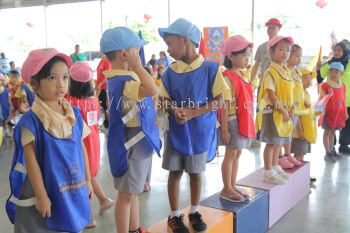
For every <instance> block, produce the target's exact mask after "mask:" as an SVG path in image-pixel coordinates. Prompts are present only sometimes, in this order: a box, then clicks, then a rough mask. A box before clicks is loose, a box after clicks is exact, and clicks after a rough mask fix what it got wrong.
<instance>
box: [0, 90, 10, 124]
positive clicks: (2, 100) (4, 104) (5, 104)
mask: <svg viewBox="0 0 350 233" xmlns="http://www.w3.org/2000/svg"><path fill="white" fill-rule="evenodd" d="M0 104H1V109H2V117H3V120H5V121H6V120H8V118H9V116H10V102H9V90H8V89H7V88H5V89H4V91H3V92H2V93H1V94H0Z"/></svg>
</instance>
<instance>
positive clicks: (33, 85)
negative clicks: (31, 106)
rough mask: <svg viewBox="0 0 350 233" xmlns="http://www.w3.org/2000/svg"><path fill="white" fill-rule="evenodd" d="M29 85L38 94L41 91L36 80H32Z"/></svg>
mask: <svg viewBox="0 0 350 233" xmlns="http://www.w3.org/2000/svg"><path fill="white" fill-rule="evenodd" d="M29 84H30V85H31V86H32V88H33V90H34V92H38V90H39V83H38V82H37V81H36V80H34V79H31V80H30V82H29Z"/></svg>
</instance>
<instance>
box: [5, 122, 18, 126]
mask: <svg viewBox="0 0 350 233" xmlns="http://www.w3.org/2000/svg"><path fill="white" fill-rule="evenodd" d="M7 125H8V126H10V127H14V126H16V125H15V124H14V123H12V122H11V121H8V122H7Z"/></svg>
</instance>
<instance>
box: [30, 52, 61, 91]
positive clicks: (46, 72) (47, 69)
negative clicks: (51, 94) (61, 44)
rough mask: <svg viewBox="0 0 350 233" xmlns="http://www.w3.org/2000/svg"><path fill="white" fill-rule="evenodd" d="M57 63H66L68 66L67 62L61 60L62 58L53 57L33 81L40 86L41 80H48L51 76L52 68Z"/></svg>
mask: <svg viewBox="0 0 350 233" xmlns="http://www.w3.org/2000/svg"><path fill="white" fill-rule="evenodd" d="M56 62H64V63H65V64H66V65H67V63H66V61H65V60H64V59H63V58H61V57H57V56H55V57H53V58H51V60H49V61H48V62H47V63H46V64H45V65H44V66H43V68H41V70H40V71H39V72H38V73H37V74H36V75H34V76H33V77H32V79H31V80H32V81H35V82H36V84H37V85H38V86H39V83H40V81H41V80H43V79H45V78H47V77H48V76H50V71H51V68H52V66H53V65H54V64H55V63H56Z"/></svg>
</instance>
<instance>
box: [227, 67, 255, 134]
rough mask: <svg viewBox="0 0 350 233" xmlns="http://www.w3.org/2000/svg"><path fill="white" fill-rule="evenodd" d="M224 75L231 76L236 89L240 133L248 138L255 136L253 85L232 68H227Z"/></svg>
mask: <svg viewBox="0 0 350 233" xmlns="http://www.w3.org/2000/svg"><path fill="white" fill-rule="evenodd" d="M223 75H224V76H227V77H229V78H230V81H231V85H232V87H233V88H234V90H235V97H236V105H237V111H236V114H237V121H238V127H239V133H240V134H241V135H243V136H245V137H247V138H255V137H256V132H255V125H254V99H253V86H252V85H250V84H249V83H247V82H245V81H244V80H243V79H242V78H241V77H240V76H239V75H237V74H236V73H234V72H232V71H230V70H225V71H224V72H223Z"/></svg>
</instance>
